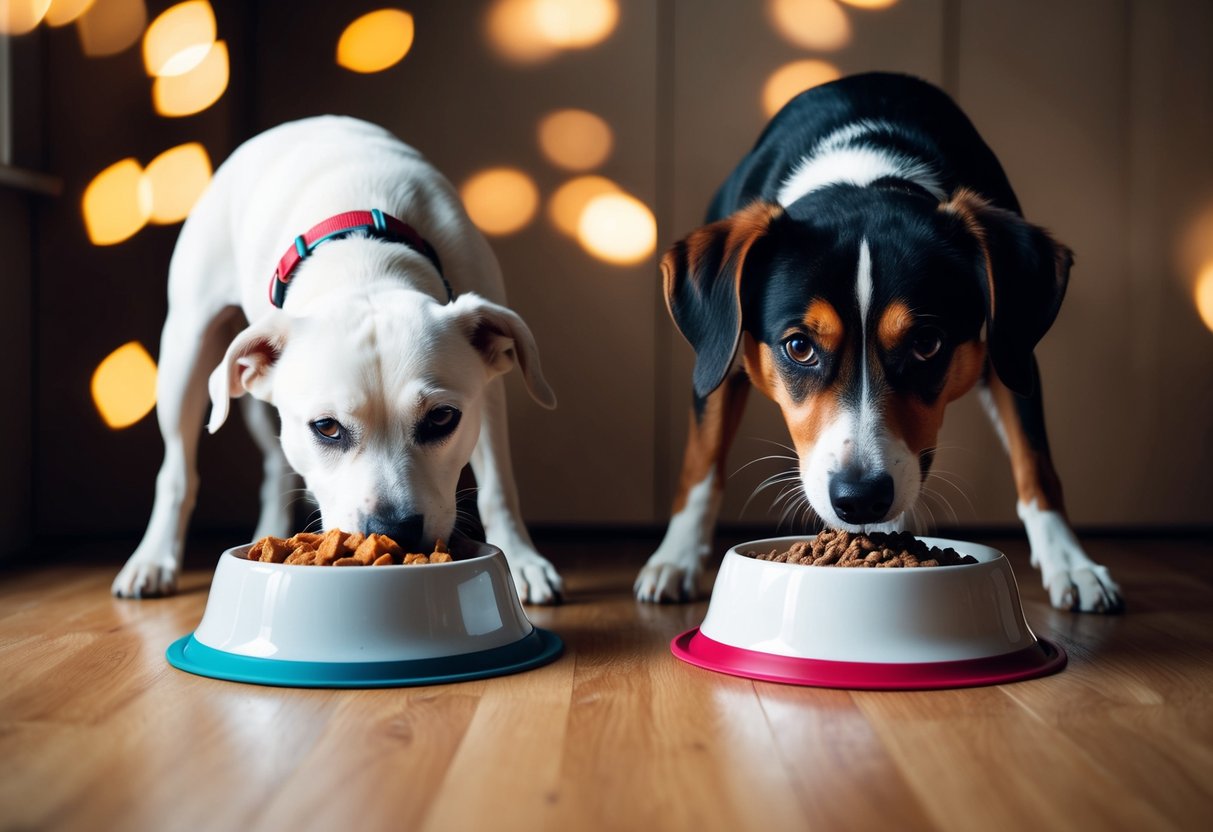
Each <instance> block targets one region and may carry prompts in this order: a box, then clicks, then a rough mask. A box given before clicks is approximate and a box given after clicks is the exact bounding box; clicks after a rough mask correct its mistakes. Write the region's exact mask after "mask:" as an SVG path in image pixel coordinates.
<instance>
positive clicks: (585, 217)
mask: <svg viewBox="0 0 1213 832" xmlns="http://www.w3.org/2000/svg"><path fill="white" fill-rule="evenodd" d="M577 238H578V240H580V242H581V245H582V246H583V247H584V248H585V250H586V251H588V252H589V253H590V254H592V255H594V256H595V257H597V258H598V259H599V260H605V261H606V262H608V263H614V264H616V265H620V266H630V265H634V264H636V263H639V262H641V261H643V260H644V259H645V258H647V257H648V256H649V255H650V254H652V253H653V249H654V248H656V246H657V220H656V219H654V217H653V212H652V211H650V210H649V207H648V206H647V205H645V204H644V203H643V202H641V201H640V200H638V199H636V198H635V197H633V196H629V195H628V194H625V193H622V192H620V193H613V194H602V195H601V196H596V197H594V198H593V199H591V200H590V202H589V204H588V205H586V207H585V210H584V211H583V212H582V214H581V221H580V223H578V227H577Z"/></svg>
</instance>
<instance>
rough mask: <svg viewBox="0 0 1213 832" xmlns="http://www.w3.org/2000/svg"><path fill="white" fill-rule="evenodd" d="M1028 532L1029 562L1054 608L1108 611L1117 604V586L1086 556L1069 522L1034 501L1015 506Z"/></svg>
mask: <svg viewBox="0 0 1213 832" xmlns="http://www.w3.org/2000/svg"><path fill="white" fill-rule="evenodd" d="M1016 508H1017V510H1018V513H1019V519H1020V520H1022V521H1023V525H1024V529H1025V530H1026V531H1027V533H1028V545H1029V546H1030V547H1031V549H1032V565H1033V566H1035V567H1037V568H1038V569H1040V578H1041V581H1042V583H1043V584H1044V587H1045V589H1046V590H1048V592H1049V601H1050V602H1051V603H1052V604H1053V606H1054V607H1057V608H1058V609H1063V610H1064V609H1074V610H1082V611H1083V612H1108V611H1111V610H1115V609H1118V608H1119V607H1120V606H1121V597H1120V587H1119V586H1118V585H1117V584H1116V582H1115V581H1113V580H1112V576H1111V575H1110V574H1108V570H1107V569H1106V568H1105V567H1103V566H1100V565H1099V564H1097V563H1095V562H1094V561H1092V560H1091V559H1090V558H1089V557H1087V554H1086V552H1084V551H1083V550H1082V545H1081V544H1080V543H1079V542H1078V538H1077V537H1076V536H1075V534H1074V531H1073V529H1071V528H1070V524H1069V523H1068V522H1066V519H1065V517H1063V516H1062V515H1061V514H1060V513H1059V512H1056V511H1051V510H1045V509H1041V508H1040V507H1039V506H1038V505H1037V504H1036V501H1034V500H1033V501H1032V502H1030V503H1022V502H1021V503H1019V504H1018V505H1017V506H1016Z"/></svg>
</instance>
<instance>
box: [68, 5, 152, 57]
mask: <svg viewBox="0 0 1213 832" xmlns="http://www.w3.org/2000/svg"><path fill="white" fill-rule="evenodd" d="M146 25H147V6H146V5H145V4H144V2H143V0H97V2H95V3H93V5H92V6H90V7H89V9H88V11H86V12H85V13H84V14H82V15H80V17H78V18H77V19H76V34H78V35H79V36H80V48H81V49H83V50H84V54H85V55H88V56H89V57H92V58H100V57H103V56H105V55H117V54H118V53H119V52H122V51H125V50H126V49H128V48H129V47H131V46H133V45H134V44H136V43H138V41H139V38H140V37H141V36H142V35H143V28H144V27H145V26H146Z"/></svg>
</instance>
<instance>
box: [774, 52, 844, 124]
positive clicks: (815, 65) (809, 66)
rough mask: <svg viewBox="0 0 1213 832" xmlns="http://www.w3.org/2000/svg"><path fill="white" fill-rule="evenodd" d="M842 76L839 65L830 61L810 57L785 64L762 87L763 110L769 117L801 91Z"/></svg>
mask: <svg viewBox="0 0 1213 832" xmlns="http://www.w3.org/2000/svg"><path fill="white" fill-rule="evenodd" d="M840 77H842V73H841V72H839V71H838V67H836V66H834V65H833V64H832V63H829V62H828V61H818V60H815V59H809V60H805V61H792V62H791V63H790V64H784V65H783V66H781V67H780V68H779V69H777V70H775V71H774V72H773V73H771V77H769V78H767V82H766V83H765V84H764V85H763V87H762V111H763V112H764V113H766V115H767V117H768V118H769V117H771V116H773V115H775V114H776V113H778V112H779V111H780V109H782V108H783V105H784V104H787V103H788V102H789V101H791V100H792V99H793V98H795V97H796V96H797V95H798V94H799V93H801V92H804V91H805V90H807V89H809V88H810V87H815V86H817V85H818V84H824V83H827V82H829V81H834V80H837V79H838V78H840Z"/></svg>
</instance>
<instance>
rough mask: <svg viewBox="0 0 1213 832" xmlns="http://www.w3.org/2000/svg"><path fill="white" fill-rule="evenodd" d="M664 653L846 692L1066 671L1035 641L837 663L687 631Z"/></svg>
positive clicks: (1061, 655) (1062, 658)
mask: <svg viewBox="0 0 1213 832" xmlns="http://www.w3.org/2000/svg"><path fill="white" fill-rule="evenodd" d="M670 652H672V653H673V654H674V656H675V657H676V658H678V659H680V660H682V661H684V662H687V663H688V664H692V665H695V666H696V667H701V668H703V669H705V670H711V671H714V672H717V673H725V674H728V675H730V676H740V677H743V678H746V679H756V680H759V681H763V682H777V683H779V684H785V685H802V686H807V687H820V688H842V689H846V690H939V689H944V688H967V687H979V686H982V685H1001V684H1005V683H1008V682H1018V681H1022V680H1025V679H1035V678H1037V677H1040V676H1047V675H1049V674H1052V673H1057V672H1058V671H1060V670H1061V669H1062V668H1064V667H1065V666H1066V662H1067V661H1068V658H1067V656H1066V651H1065V650H1063V649H1062V648H1061V646H1060V645H1057V644H1055V643H1053V642H1051V641H1046V640H1045V639H1040V638H1038V639H1037V641H1036V643H1035V644H1033V645H1032V646H1030V647H1026V648H1024V649H1022V650H1016V651H1015V652H1012V653H1004V654H1002V655H998V656H987V657H983V658H977V659H963V660H959V661H946V662H916V663H904V664H900V663H899V664H893V663H875V662H841V661H832V660H826V659H806V658H798V657H794V656H780V655H776V654H774V653H763V652H760V651H757V650H746V649H744V648H741V647H733V646H731V645H728V644H722V643H720V642H718V641H715V640H714V639H711V638H708V637H707V636H705V635H703V634H702V633H700V632H699V628H698V627H695V628H693V629H690V630H687V631H686V632H684V633H680V634H679V635H677V636H675V637H674V639H673V640H672V641H671V642H670Z"/></svg>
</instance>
